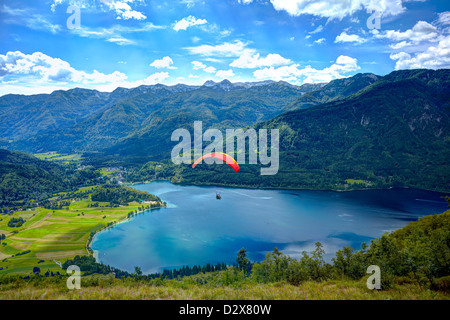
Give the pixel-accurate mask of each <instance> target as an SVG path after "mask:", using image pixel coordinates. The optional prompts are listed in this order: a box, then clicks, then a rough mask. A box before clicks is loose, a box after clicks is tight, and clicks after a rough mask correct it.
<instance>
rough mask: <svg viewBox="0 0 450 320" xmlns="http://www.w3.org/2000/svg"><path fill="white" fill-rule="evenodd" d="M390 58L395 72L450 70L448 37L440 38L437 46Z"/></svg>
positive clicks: (401, 53)
mask: <svg viewBox="0 0 450 320" xmlns="http://www.w3.org/2000/svg"><path fill="white" fill-rule="evenodd" d="M390 58H391V59H392V60H396V63H395V69H396V70H399V69H419V68H427V69H442V68H450V35H447V36H442V37H440V40H439V42H438V44H437V45H431V46H429V47H427V48H426V49H425V50H423V51H420V52H415V53H407V52H398V53H393V54H391V55H390Z"/></svg>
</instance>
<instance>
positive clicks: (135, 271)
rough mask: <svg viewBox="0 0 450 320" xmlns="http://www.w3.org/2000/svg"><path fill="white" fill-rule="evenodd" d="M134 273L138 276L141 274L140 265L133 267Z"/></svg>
mask: <svg viewBox="0 0 450 320" xmlns="http://www.w3.org/2000/svg"><path fill="white" fill-rule="evenodd" d="M134 273H136V274H137V275H138V276H140V275H142V270H141V267H134Z"/></svg>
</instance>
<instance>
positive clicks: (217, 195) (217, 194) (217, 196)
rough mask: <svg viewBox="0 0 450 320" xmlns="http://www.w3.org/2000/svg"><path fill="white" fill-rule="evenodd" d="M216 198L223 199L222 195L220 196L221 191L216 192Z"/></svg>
mask: <svg viewBox="0 0 450 320" xmlns="http://www.w3.org/2000/svg"><path fill="white" fill-rule="evenodd" d="M216 199H217V200H220V199H222V197H221V196H220V193H218V192H216Z"/></svg>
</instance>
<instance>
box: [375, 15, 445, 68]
mask: <svg viewBox="0 0 450 320" xmlns="http://www.w3.org/2000/svg"><path fill="white" fill-rule="evenodd" d="M449 17H450V15H447V14H446V12H444V13H441V14H439V19H438V21H436V22H434V23H435V25H433V24H430V23H428V22H426V21H418V22H417V23H416V24H415V25H414V26H413V27H412V28H411V29H407V30H406V31H399V30H386V31H383V32H379V33H376V34H374V37H375V38H379V39H387V40H388V41H391V43H390V44H389V48H391V49H392V50H393V52H392V53H391V54H390V58H391V59H392V60H394V61H395V69H396V70H400V69H414V68H428V69H440V68H449V67H450V35H449V33H448V29H445V25H446V21H447V19H448V18H449ZM440 28H442V29H440Z"/></svg>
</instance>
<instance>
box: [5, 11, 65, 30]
mask: <svg viewBox="0 0 450 320" xmlns="http://www.w3.org/2000/svg"><path fill="white" fill-rule="evenodd" d="M0 12H1V13H3V15H2V21H3V22H4V23H7V24H16V25H20V26H26V27H27V28H30V29H33V30H44V31H47V32H51V33H53V34H56V33H58V32H60V31H61V26H60V25H57V24H54V23H51V22H50V21H48V19H46V18H45V17H44V16H42V15H40V14H37V13H35V12H32V11H31V10H30V9H17V8H15V9H13V8H10V7H8V6H6V5H3V6H2V7H0Z"/></svg>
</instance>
